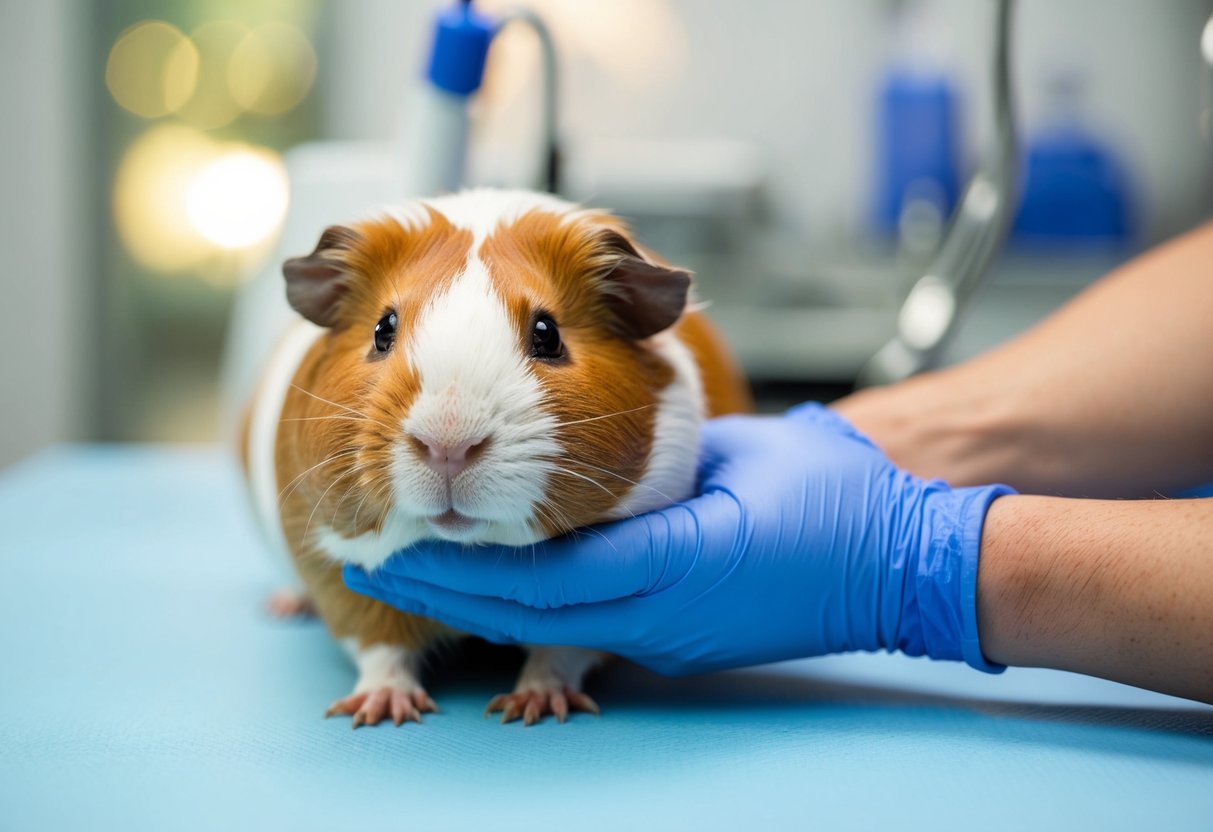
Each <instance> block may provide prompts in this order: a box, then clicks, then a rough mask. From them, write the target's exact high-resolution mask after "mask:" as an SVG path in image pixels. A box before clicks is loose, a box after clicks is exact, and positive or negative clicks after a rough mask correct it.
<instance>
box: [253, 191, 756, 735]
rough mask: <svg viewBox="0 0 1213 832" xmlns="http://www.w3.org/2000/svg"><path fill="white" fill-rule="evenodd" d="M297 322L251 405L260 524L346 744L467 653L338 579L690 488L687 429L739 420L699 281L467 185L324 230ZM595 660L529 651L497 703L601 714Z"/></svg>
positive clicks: (423, 699)
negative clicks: (294, 594)
mask: <svg viewBox="0 0 1213 832" xmlns="http://www.w3.org/2000/svg"><path fill="white" fill-rule="evenodd" d="M283 272H284V274H285V276H286V290H287V296H288V299H289V301H290V303H291V305H292V306H293V307H294V308H295V309H296V310H297V311H298V312H299V313H300V314H301V315H302V316H303V317H304V318H306V319H307V321H300V322H299V323H298V324H297V325H296V328H295V329H294V330H293V331H291V332H290V333H289V334H288V335H287V336H286V337H285V338H284V340H283V341H282V343H281V344H280V346H279V348H278V349H277V351H276V353H275V354H274V356H273V357H272V358H271V360H270V363H269V367H268V368H267V371H266V373H265V375H264V377H263V380H262V383H261V385H260V388H259V390H258V392H257V394H256V398H255V400H254V402H253V403H252V404H251V406H250V409H249V415H248V418H247V419H246V423H245V424H246V430H245V432H244V437H245V440H244V441H245V448H244V449H243V450H244V454H243V456H244V458H245V460H246V463H247V469H248V472H249V479H250V485H251V491H252V493H253V495H254V502H255V503H256V504H257V509H258V513H259V515H260V516H261V519H262V521H263V523H264V524H265V525H266V528H267V531H269V532H270V533H271V534H272V535H278V536H279V537H280V539H281V542H282V543H283V544H284V545H285V547H286V549H288V550H289V552H290V554H291V556H292V559H293V563H294V566H295V568H296V570H297V571H298V573H299V575H300V577H301V578H302V580H303V583H304V585H305V586H306V589H307V592H308V594H309V595H310V597H311V600H312V603H313V604H314V607H315V610H316V611H317V612H318V613H319V615H320V616H321V617H322V618H323V619H324V620H325V621H326V622H327V624H328V626H329V628H330V630H331V631H332V633H333V635H334V636H335V637H336V638H338V639H340V640H341V641H342V643H343V644H345V645H346V646H347V648H348V649H349V650H350V652H351V653H352V656H353V659H354V662H355V663H356V665H357V668H358V681H357V684H356V685H355V687H354V690H353V693H352V694H351V695H350V696H348V697H346V698H344V699H341V700H339V701H337V702H336V703H334V704H333V706H332V707H331V708H330V710H329V714H330V715H331V714H334V713H339V714H348V715H352V716H353V722H354V727H358V725H361V724H371V725H374V724H377V723H378V722H380V721H381V720H384V719H388V718H390V719H392V720H393V721H394V722H395V723H396V724H397V725H399V724H400V723H401V722H402V721H404V720H417V721H420V713H421V712H422V711H427V710H431V709H433V707H434V705H433V701H432V700H431V699H430V697H429V696H428V694H427V693H426V692H425V690H424V688H423V687H422V685H421V682H420V681H419V678H418V677H419V673H420V667H421V662H422V660H423V658H424V657H425V654H426V653H427V651H429V650H430V649H431V648H433V647H435V646H437V645H438V644H440V643H441V642H442V641H444V640H449V639H456V638H459V637H460V636H461V634H460V633H458V632H455V631H453V630H451V629H449V628H447V627H446V626H444V625H442V624H440V623H438V622H435V621H431V620H428V619H424V618H420V617H417V616H412V615H407V614H404V613H401V612H399V611H397V610H395V609H393V608H391V607H388V606H386V605H384V604H381V603H379V602H378V601H374V600H372V599H370V598H366V597H363V596H361V595H358V594H355V593H353V592H351V591H349V590H348V589H346V587H345V586H344V584H343V583H342V579H341V565H342V564H343V563H355V564H358V565H360V566H362V567H364V568H366V569H368V570H373V569H375V568H376V567H377V566H379V565H380V564H381V563H383V561H384V560H385V559H386V558H387V557H388V556H390V555H392V554H393V553H395V552H398V551H399V550H401V549H402V548H405V547H407V546H409V545H411V544H413V543H415V542H417V541H420V540H425V539H437V540H447V541H456V542H459V543H464V544H478V543H501V544H506V545H511V546H521V545H525V544H530V543H534V542H536V541H539V540H542V539H545V538H548V537H552V536H554V535H558V534H560V533H562V532H565V531H568V530H570V529H573V528H576V527H578V526H583V525H587V524H591V523H597V522H601V521H606V520H612V519H616V518H622V517H627V516H629V515H632V514H635V513H639V512H643V511H646V510H650V509H654V508H658V507H661V506H663V505H665V504H668V503H670V502H671V501H674V500H679V499H683V498H685V497H687V496H688V495H689V494H690V493H691V491H692V490H693V487H694V482H695V469H696V461H697V449H698V428H699V425H700V422H701V421H702V420H703V419H704V418H705V417H707V416H717V415H722V414H725V413H730V412H737V411H743V410H748V409H750V406H751V402H750V397H749V392H748V388H747V386H746V384H745V382H744V380H743V379H742V377H741V374H740V373H739V371H738V369H737V367H736V365H735V363H734V362H733V360H732V359H731V357H730V356H729V354H728V352H727V351H726V349H725V348H724V346H723V344H722V343H721V341H720V340H719V339H718V338H717V337H716V335H715V333H714V332H713V330H712V329H711V328H710V326H709V325H708V323H707V321H706V320H705V319H704V318H703V317H702V316H701V315H700V314H699V313H698V312H696V311H694V310H693V309H692V308H689V306H688V291H689V287H690V276H689V275H688V273H687V272H685V271H682V270H679V269H674V268H670V267H668V266H666V265H663V264H662V263H660V262H658V261H657V260H656V259H655V258H653V257H652V256H647V255H646V254H642V253H641V251H640V249H638V247H637V246H636V245H635V244H634V243H633V242H632V241H631V240H630V239H629V236H628V231H627V229H626V228H625V227H624V225H623V224H622V223H621V222H620V221H619V220H618V219H616V218H614V217H612V216H611V215H609V214H607V213H605V212H600V211H594V210H586V209H583V208H580V207H578V206H575V205H572V204H569V203H567V202H564V201H562V200H559V199H556V198H554V197H551V196H546V195H542V194H535V193H529V192H523V191H493V190H475V191H467V192H463V193H460V194H456V195H453V196H446V197H441V198H437V199H429V200H422V201H415V202H410V203H407V204H404V205H400V206H396V207H392V208H389V209H385V210H384V211H383V213H382V214H381V215H379V216H378V217H377V218H374V219H369V220H365V221H361V222H357V223H354V224H351V225H348V226H337V227H332V228H329V229H328V230H327V231H325V233H324V235H323V236H322V237H321V238H320V242H319V244H318V245H317V246H316V249H315V251H313V252H312V253H311V254H309V255H307V256H306V257H297V258H294V259H291V260H288V261H287V262H286V264H285V265H284V267H283ZM601 659H602V655H601V654H599V653H596V652H594V651H590V650H584V649H581V648H560V647H557V648H551V647H535V648H531V649H530V650H529V655H528V658H527V661H526V663H525V665H524V666H523V669H522V672H521V676H520V678H519V680H518V684H517V687H516V688H515V690H514V692H513V693H512V694H506V695H503V696H499V697H496V698H495V699H494V700H493V702H491V703H490V710H494V711H497V710H500V711H503V721H509V720H512V719H516V718H518V717H523V718H524V720H525V721H526V723H527V724H531V723H533V722H535V721H536V720H538V719H540V718H542V717H543V716H544V715H546V714H554V715H555V716H556V717H557V718H558V719H560V720H561V721H563V720H564V718H565V716H566V715H567V714H568V712H569V710H570V709H572V710H592V711H596V710H597V706H596V705H594V703H593V701H592V700H591V699H589V697H587V696H585V695H584V694H583V693H582V692H581V685H582V680H583V677H584V675H585V674H586V672H587V671H588V670H590V669H591V668H592V667H594V666H595V665H596V664H597V663H598V662H599V661H600V660H601Z"/></svg>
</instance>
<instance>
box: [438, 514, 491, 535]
mask: <svg viewBox="0 0 1213 832" xmlns="http://www.w3.org/2000/svg"><path fill="white" fill-rule="evenodd" d="M481 522H482V521H480V520H476V519H475V518H472V517H468V516H466V515H463V514H460V513H459V512H458V511H456V510H455V509H453V508H452V509H447V510H446V511H444V512H442V514H439V515H438V516H437V517H431V518H429V524H430V528H432V529H433V530H434V531H436V532H438V533H439V534H443V535H462V534H467V533H468V532H470V531H472V530H473V529H475V528H477V527H478V526H479V525H480V524H481Z"/></svg>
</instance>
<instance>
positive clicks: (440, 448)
mask: <svg viewBox="0 0 1213 832" xmlns="http://www.w3.org/2000/svg"><path fill="white" fill-rule="evenodd" d="M410 438H411V439H412V440H413V444H414V446H415V447H416V448H417V452H418V454H419V455H420V456H421V458H422V459H424V460H425V464H426V465H428V466H430V467H431V468H433V469H434V470H435V471H437V472H438V473H439V474H442V475H444V476H445V477H447V478H448V479H453V478H454V477H455V475H456V474H458V473H459V472H461V471H463V470H464V469H465V468H467V467H468V466H469V465H471V464H472V463H473V462H475V461H476V460H477V459H479V458H480V456H481V454H483V453H484V449H485V448H486V447H488V444H489V439H488V437H487V436H485V437H480V438H477V439H470V440H468V441H466V442H457V443H448V442H443V441H441V440H439V439H435V438H433V437H430V436H412V437H410Z"/></svg>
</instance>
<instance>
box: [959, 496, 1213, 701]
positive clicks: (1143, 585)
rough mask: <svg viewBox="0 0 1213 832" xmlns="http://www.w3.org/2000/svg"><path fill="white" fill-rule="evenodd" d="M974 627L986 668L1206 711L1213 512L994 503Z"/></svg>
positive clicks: (1212, 673)
mask: <svg viewBox="0 0 1213 832" xmlns="http://www.w3.org/2000/svg"><path fill="white" fill-rule="evenodd" d="M977 616H978V631H979V633H980V635H981V646H982V651H983V652H984V653H985V655H986V657H987V658H989V659H990V660H991V661H996V662H999V663H1002V664H1007V665H1021V666H1032V667H1051V668H1057V669H1062V670H1072V671H1076V672H1079V673H1086V674H1089V675H1093V676H1101V677H1104V678H1106V679H1114V680H1116V681H1119V682H1125V683H1128V684H1131V685H1138V686H1140V687H1145V688H1150V689H1152V690H1158V691H1162V692H1164V693H1171V694H1175V695H1177V696H1184V697H1188V698H1190V699H1199V700H1203V701H1206V702H1213V500H1170V501H1168V500H1151V501H1144V500H1143V501H1117V502H1112V501H1101V500H1069V499H1062V498H1055V497H1028V496H1013V497H1003V498H1002V499H999V500H997V501H995V502H994V503H993V505H992V506H991V507H990V512H989V514H988V515H987V518H986V524H985V530H984V533H983V537H982V550H981V560H980V566H979V568H978V576H977Z"/></svg>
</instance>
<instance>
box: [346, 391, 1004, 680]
mask: <svg viewBox="0 0 1213 832" xmlns="http://www.w3.org/2000/svg"><path fill="white" fill-rule="evenodd" d="M1010 493H1013V492H1012V491H1011V489H1009V488H1007V487H1005V486H998V485H995V486H988V487H982V488H958V489H953V488H950V487H948V486H947V485H945V484H944V483H942V482H938V481H933V482H927V481H924V480H921V479H918V478H917V477H914V476H912V475H911V474H908V473H906V472H904V471H901V470H899V469H898V468H897V467H896V466H894V465H893V463H892V462H890V461H889V460H888V459H887V458H886V457H885V455H884V454H883V453H881V451H880V450H879V449H878V448H876V446H875V445H873V444H872V442H871V441H869V440H868V439H867V438H865V437H864V436H861V435H860V434H859V433H858V432H857V431H856V430H855V429H854V428H853V427H852V426H851V425H850V424H849V423H848V422H847V421H846V420H844V419H843V418H842V417H841V416H839V415H837V414H835V413H833V412H832V411H830V410H827V409H825V408H822V407H820V406H818V405H802V406H800V407H798V408H794V409H793V410H791V411H789V412H788V413H787V414H786V415H784V416H782V417H752V416H737V417H728V418H723V419H717V420H714V421H712V422H709V423H708V424H706V425H705V426H704V429H703V454H702V461H701V466H700V496H698V497H694V498H692V499H690V500H687V501H685V502H683V503H679V504H677V505H674V506H672V507H670V508H667V509H663V510H661V511H655V512H652V513H649V514H645V515H641V516H639V517H636V518H634V519H628V520H622V521H619V522H616V523H611V524H609V525H605V526H600V527H597V529H596V532H597V533H591V534H586V533H580V534H575V535H569V536H566V537H563V538H558V539H556V540H552V541H548V542H547V543H544V544H540V545H539V546H537V547H536V548H535V549H534V550H532V549H531V548H530V547H527V548H525V549H517V550H515V549H506V548H502V547H479V548H463V547H460V546H457V545H453V544H422V545H419V546H416V547H414V548H411V549H408V550H405V551H404V552H401V553H399V554H397V555H395V556H393V557H392V558H391V559H390V560H388V561H387V563H385V564H384V565H383V566H382V567H381V568H380V569H379V570H377V571H376V572H375V573H374V574H373V575H367V574H366V573H365V572H363V571H362V570H360V569H357V568H355V567H347V568H346V571H345V580H346V583H347V584H348V585H349V586H350V587H351V588H352V589H355V590H357V591H358V592H362V593H365V594H368V595H372V596H374V597H376V598H378V599H380V600H382V601H385V602H387V603H389V604H392V605H394V606H396V607H399V608H401V609H403V610H405V611H407V612H412V613H417V614H421V615H425V616H429V617H432V618H437V619H439V620H442V621H445V622H447V623H448V624H450V625H451V626H454V627H457V628H459V629H460V630H464V631H466V632H470V633H475V634H477V635H481V636H484V637H485V638H488V639H490V640H493V641H499V642H527V643H534V644H565V645H579V646H584V647H593V648H598V649H601V650H606V651H609V652H611V653H615V654H618V655H621V656H624V657H625V658H628V659H631V660H633V661H635V662H638V663H639V664H642V665H645V666H647V667H649V668H651V669H653V670H656V671H659V672H661V673H667V674H681V673H691V672H698V671H707V670H717V669H722V668H729V667H739V666H743V665H753V664H761V663H764V662H772V661H777V660H781V659H791V658H799V657H803V656H815V655H820V654H824V653H835V652H840V651H847V650H879V649H887V650H894V649H896V650H901V651H903V652H905V653H908V654H909V655H911V656H919V655H924V654H925V655H928V656H932V657H934V658H937V659H963V660H964V661H966V662H968V663H969V664H970V665H972V666H973V667H976V668H979V669H981V670H987V671H996V670H1000V669H1001V668H1000V667H997V666H994V665H991V664H990V663H988V662H987V661H986V660H985V658H984V657H983V656H982V653H981V647H980V645H979V643H978V634H977V609H976V597H975V596H976V589H977V558H978V549H979V547H980V544H981V529H982V523H983V521H984V520H985V515H986V510H987V509H988V508H989V505H990V503H991V502H992V501H993V500H994V499H995V498H997V497H999V496H1001V495H1003V494H1010Z"/></svg>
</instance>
